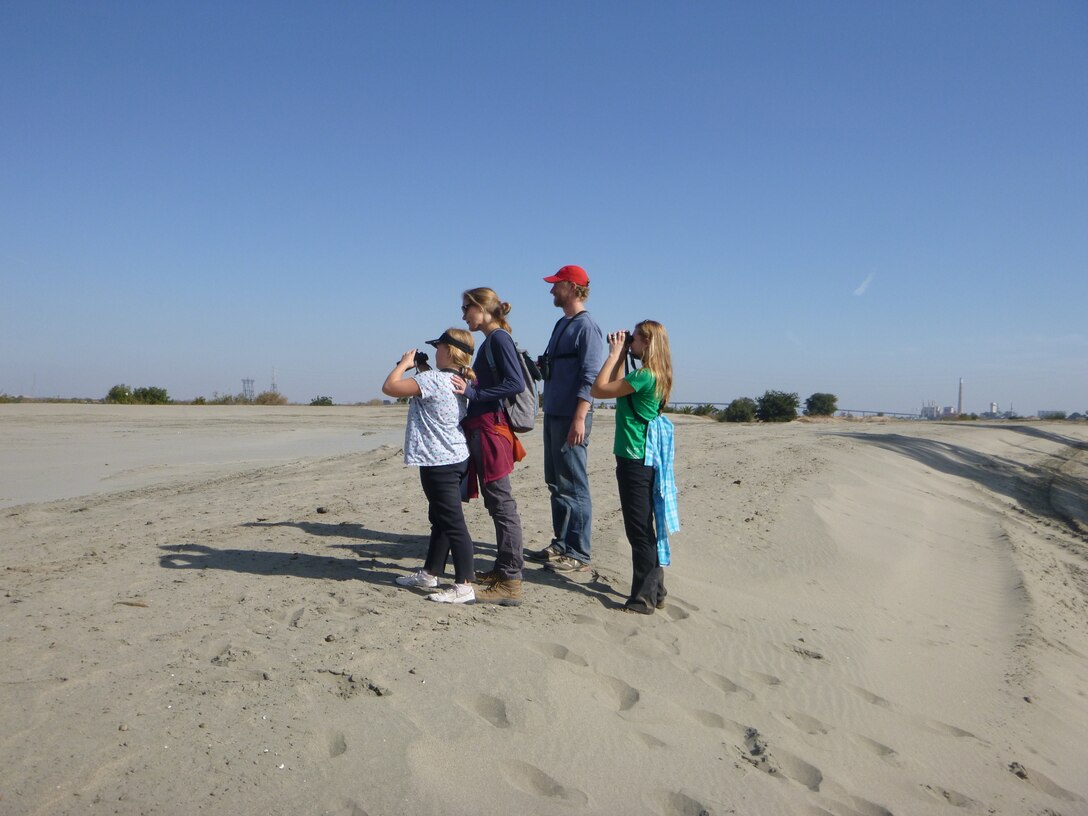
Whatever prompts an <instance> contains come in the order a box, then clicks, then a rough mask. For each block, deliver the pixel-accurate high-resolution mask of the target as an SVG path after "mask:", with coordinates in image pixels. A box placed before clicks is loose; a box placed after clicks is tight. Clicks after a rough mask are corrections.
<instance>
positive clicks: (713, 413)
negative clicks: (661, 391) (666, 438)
mask: <svg viewBox="0 0 1088 816" xmlns="http://www.w3.org/2000/svg"><path fill="white" fill-rule="evenodd" d="M800 405H801V398H800V397H799V396H798V395H797V394H796V393H787V392H785V391H765V392H763V396H761V397H757V398H756V399H752V398H751V397H738V398H737V399H735V400H733V401H732V402H731V403H729V405H727V406H726V407H725V408H722V409H718V408H715V407H714V406H713V405H711V404H710V403H704V404H703V405H696V406H694V407H692V406H686V407H684V408H680V409H678V410H677V411H676V413H681V414H693V415H695V416H708V417H712V418H713V419H716V420H718V421H719V422H756V421H757V420H758V421H759V422H792V421H793V420H795V419H797V409H798V408H799V407H800ZM837 410H838V397H836V396H835V395H834V394H824V393H815V394H813V395H812V396H810V397H809V398H808V399H806V400H805V416H814V417H815V416H832V415H834V413H835V412H836V411H837Z"/></svg>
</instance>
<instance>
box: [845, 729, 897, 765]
mask: <svg viewBox="0 0 1088 816" xmlns="http://www.w3.org/2000/svg"><path fill="white" fill-rule="evenodd" d="M851 739H853V740H854V742H856V743H857V744H858V745H860V746H861V747H862V748H864V749H865V750H867V751H869V752H870V753H872V754H874V755H876V756H878V757H880V759H882V760H884V761H885V762H887V763H888V764H889V765H898V764H899V760H898V757H899V754H898V753H897V752H896V750H895V749H894V748H889V747H888V746H887V745H885V744H884V743H882V742H877V741H876V740H871V739H869V738H868V737H863V736H861V734H854V735H853V736H852V737H851Z"/></svg>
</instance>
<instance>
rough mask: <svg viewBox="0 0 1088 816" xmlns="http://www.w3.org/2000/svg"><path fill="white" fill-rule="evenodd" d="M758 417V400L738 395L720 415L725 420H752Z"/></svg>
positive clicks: (719, 417)
mask: <svg viewBox="0 0 1088 816" xmlns="http://www.w3.org/2000/svg"><path fill="white" fill-rule="evenodd" d="M755 418H756V401H755V400H754V399H752V398H751V397H737V398H736V399H735V400H733V401H732V402H731V403H729V405H727V406H726V408H725V410H724V411H722V412H721V413H720V414H719V415H718V419H720V420H722V421H723V422H752V421H753V420H755Z"/></svg>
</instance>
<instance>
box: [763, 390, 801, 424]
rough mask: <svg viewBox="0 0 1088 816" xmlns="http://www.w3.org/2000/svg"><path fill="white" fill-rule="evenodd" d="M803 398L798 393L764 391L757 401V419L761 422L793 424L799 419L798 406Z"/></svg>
mask: <svg viewBox="0 0 1088 816" xmlns="http://www.w3.org/2000/svg"><path fill="white" fill-rule="evenodd" d="M800 404H801V398H800V397H798V396H797V394H796V393H793V394H787V393H786V392H785V391H764V392H763V396H762V397H760V398H759V399H757V400H756V419H758V420H759V421H760V422H792V421H793V420H795V419H797V406H798V405H800Z"/></svg>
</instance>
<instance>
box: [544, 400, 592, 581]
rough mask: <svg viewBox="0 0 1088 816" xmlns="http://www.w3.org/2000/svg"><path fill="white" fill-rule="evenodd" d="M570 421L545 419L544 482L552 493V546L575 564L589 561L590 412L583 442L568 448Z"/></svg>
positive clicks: (557, 418) (554, 418)
mask: <svg viewBox="0 0 1088 816" xmlns="http://www.w3.org/2000/svg"><path fill="white" fill-rule="evenodd" d="M572 419H573V417H569V416H552V415H551V414H545V415H544V481H545V482H546V483H547V485H548V491H549V492H550V493H551V503H552V532H553V534H554V538H552V546H554V547H555V548H556V549H558V550H560V551H562V552H563V554H564V555H567V556H570V557H571V558H573V559H575V560H576V561H581V562H582V563H585V564H588V563H589V561H590V538H591V537H592V532H593V500H592V499H591V498H590V495H589V472H588V462H589V431H590V428H592V427H593V412H592V411H590V412H589V414H588V415H587V416H586V438H585V440H584V441H583V442H582V444H581V445H575V446H574V447H571V446H570V445H568V444H567V433H569V432H570V423H571V420H572Z"/></svg>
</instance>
